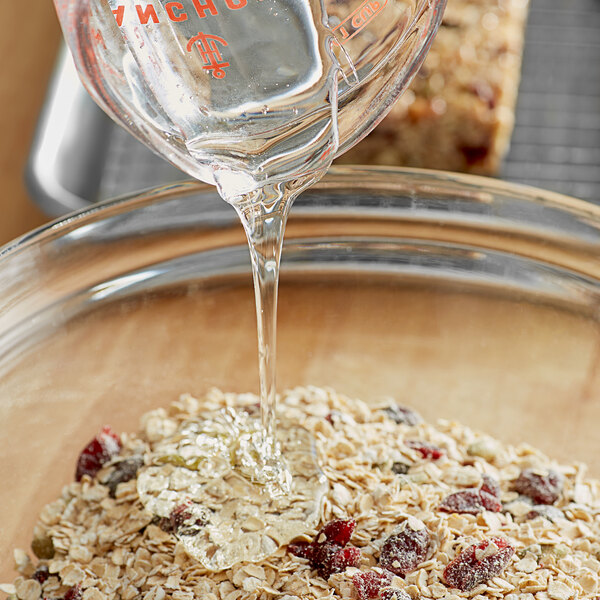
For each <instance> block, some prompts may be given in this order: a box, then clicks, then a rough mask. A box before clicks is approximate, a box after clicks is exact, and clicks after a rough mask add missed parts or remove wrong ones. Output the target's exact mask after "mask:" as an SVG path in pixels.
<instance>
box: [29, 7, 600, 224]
mask: <svg viewBox="0 0 600 600" xmlns="http://www.w3.org/2000/svg"><path fill="white" fill-rule="evenodd" d="M599 32H600V2H599V1H598V0H569V1H568V2H565V0H531V8H530V15H529V21H528V25H527V31H526V36H525V50H524V55H523V68H522V79H521V86H520V90H519V99H518V104H517V111H516V125H515V130H514V133H513V138H512V144H511V149H510V152H509V154H508V156H507V157H506V160H505V162H504V166H503V169H502V173H501V177H502V178H504V179H506V180H509V181H515V182H520V183H526V184H529V185H535V186H538V187H541V188H545V189H550V190H555V191H558V192H562V193H564V194H569V195H571V196H575V197H579V198H582V199H585V200H590V201H593V202H597V203H599V204H600V34H599ZM186 177H187V176H186V175H185V174H183V173H182V172H181V171H179V170H178V169H176V168H175V167H173V166H172V165H170V164H168V163H167V162H165V161H164V160H162V159H161V158H159V157H158V156H156V155H155V154H153V153H152V152H151V151H150V150H148V149H147V148H146V147H145V146H143V145H142V144H141V143H139V142H138V141H137V140H135V139H134V138H133V137H132V136H130V135H129V134H128V133H127V132H126V131H124V130H123V129H121V128H120V127H118V126H116V125H115V124H114V123H113V122H112V121H111V120H110V119H109V118H108V117H107V116H106V115H104V113H103V112H102V111H101V110H100V109H99V108H97V106H96V105H95V104H94V103H93V102H92V100H91V99H90V98H89V97H88V95H87V93H86V92H85V90H84V89H83V87H82V85H81V84H80V82H79V79H78V77H77V74H76V72H75V68H74V66H73V64H72V62H71V60H70V58H69V56H68V54H67V52H66V51H65V50H64V49H63V50H62V51H61V54H60V56H59V59H58V63H57V67H56V71H55V74H54V77H53V79H52V83H51V85H50V88H49V90H48V95H47V99H46V103H45V105H44V109H43V111H42V113H41V115H40V119H39V123H38V127H37V131H36V135H35V138H34V142H33V145H32V149H31V154H30V157H29V161H28V164H27V169H26V180H27V184H28V188H29V190H30V193H31V195H32V196H33V198H34V199H35V201H36V202H37V203H38V204H39V205H40V207H41V208H42V210H44V211H45V212H46V213H47V214H48V215H51V216H59V215H63V214H65V213H67V212H70V211H72V210H76V209H79V208H84V207H86V206H89V205H90V204H92V203H94V202H98V201H100V200H105V199H107V198H112V197H115V196H118V195H121V194H124V193H128V192H133V191H137V190H140V189H144V188H147V187H150V186H154V185H160V184H165V183H170V182H173V181H176V180H179V179H182V178H186Z"/></svg>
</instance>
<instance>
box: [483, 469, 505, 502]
mask: <svg viewBox="0 0 600 600" xmlns="http://www.w3.org/2000/svg"><path fill="white" fill-rule="evenodd" d="M481 481H482V483H481V487H480V488H479V489H480V490H481V491H482V492H487V493H488V494H491V495H492V496H495V497H496V498H500V496H501V494H502V490H501V489H500V484H499V483H498V482H497V481H496V480H495V479H494V478H493V477H492V476H491V475H487V474H486V473H483V474H482V475H481Z"/></svg>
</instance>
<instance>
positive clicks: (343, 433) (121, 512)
mask: <svg viewBox="0 0 600 600" xmlns="http://www.w3.org/2000/svg"><path fill="white" fill-rule="evenodd" d="M254 403H256V398H255V397H253V396H251V395H240V396H236V395H234V394H223V393H221V392H219V391H216V390H213V391H211V392H210V393H209V394H208V396H207V398H205V399H204V400H196V399H194V398H192V397H191V396H182V397H181V398H180V399H179V400H178V401H177V402H175V403H173V404H172V405H171V406H170V407H169V408H168V409H163V410H158V411H153V412H152V413H149V414H148V415H145V416H144V417H143V418H142V428H141V432H140V433H138V434H131V435H127V436H123V449H122V452H121V455H122V457H121V458H123V459H126V458H130V457H134V456H135V457H146V458H147V457H148V456H149V453H150V452H151V451H152V448H153V447H155V446H157V445H159V444H164V443H165V440H168V439H169V436H170V435H172V434H173V432H175V431H177V430H178V429H179V428H180V426H181V425H182V424H184V423H186V422H187V421H189V420H191V419H194V418H195V417H196V416H197V415H198V414H199V413H201V412H202V411H203V410H206V407H209V408H210V409H211V410H217V409H219V408H220V407H223V406H229V407H232V406H240V405H251V404H254ZM381 408H382V409H385V408H387V407H386V406H382V407H381ZM279 410H280V413H281V414H282V415H284V416H285V415H288V416H290V418H291V416H293V415H295V418H296V419H297V418H299V417H302V416H303V424H304V427H305V428H306V429H307V430H308V431H309V432H310V433H311V434H312V435H313V436H314V439H315V441H316V446H317V450H318V453H319V456H320V459H321V463H322V469H323V472H324V473H325V474H326V476H327V479H328V481H329V492H328V493H327V495H326V497H325V499H324V501H323V504H322V506H321V510H320V523H321V524H324V523H326V522H328V521H330V520H332V519H333V518H336V517H338V518H346V519H348V518H352V519H354V520H355V521H356V529H355V530H354V533H353V536H352V542H351V543H352V544H353V545H354V546H356V547H358V548H359V549H360V551H361V554H362V560H361V563H360V565H359V566H358V568H355V567H352V568H348V569H346V571H342V572H339V573H334V574H333V575H331V577H329V579H328V580H325V579H324V578H323V577H322V576H320V575H319V574H318V572H317V570H313V569H312V568H311V565H310V561H308V560H306V559H302V558H297V557H295V556H292V555H291V554H290V553H288V552H287V549H286V547H280V544H279V543H277V541H276V540H274V539H273V537H272V536H271V535H270V534H269V531H268V524H267V522H266V521H265V519H264V518H263V515H261V514H260V511H259V510H256V511H255V512H254V513H252V514H247V515H246V516H245V518H244V520H243V521H242V522H241V523H240V527H241V528H243V529H244V530H245V531H248V532H255V533H256V534H258V537H259V540H258V543H259V544H260V545H261V547H262V548H263V551H264V552H265V553H266V555H267V556H266V558H264V559H263V560H261V561H259V562H256V563H252V562H242V563H238V564H236V565H234V566H233V567H231V568H228V569H226V570H222V571H219V572H210V571H208V570H207V569H206V568H204V567H203V566H202V565H201V564H199V563H198V562H197V561H195V560H194V559H193V558H191V557H190V556H189V555H188V554H187V552H186V549H185V547H184V545H183V544H182V542H181V541H179V540H178V539H177V537H176V536H175V535H174V534H173V532H172V531H170V530H169V528H168V527H166V526H165V523H164V522H162V521H161V519H159V518H157V517H155V516H153V515H152V514H150V513H149V512H148V511H147V510H146V509H145V507H144V505H143V504H142V502H141V500H140V496H139V494H138V491H137V487H136V480H135V479H134V480H131V481H126V482H122V483H119V484H118V485H117V487H116V488H115V494H114V497H111V495H110V494H109V490H108V487H107V485H105V484H104V482H108V481H109V480H110V477H111V473H112V471H113V470H114V469H115V468H116V467H115V464H114V463H109V464H108V465H106V466H105V467H103V469H102V470H101V472H100V473H99V474H98V475H97V476H96V478H94V479H90V478H88V477H84V478H83V480H82V481H81V482H79V483H77V482H76V483H71V484H69V485H67V486H65V488H64V490H63V493H62V496H61V498H59V499H58V500H56V501H54V502H52V503H50V504H49V505H47V506H46V507H45V508H44V509H43V511H42V513H41V515H40V519H39V522H38V523H37V525H36V527H35V530H34V538H35V539H36V540H38V542H37V544H36V547H37V548H38V550H39V552H40V554H42V556H39V555H38V556H37V558H35V560H34V561H33V562H32V560H31V558H30V557H29V555H28V554H27V553H26V552H23V551H16V552H15V563H16V566H17V569H18V571H19V572H20V574H21V576H20V577H17V579H16V580H15V582H14V583H13V584H4V585H1V586H0V591H2V592H3V593H5V594H9V595H10V596H11V597H16V598H17V600H40V599H41V598H48V599H54V598H63V597H64V595H65V593H67V591H68V590H69V589H70V588H73V587H74V586H75V587H76V586H81V598H82V600H134V599H136V600H137V599H138V598H139V599H142V600H169V599H171V598H172V599H173V600H193V599H194V598H202V599H203V600H204V599H205V600H270V599H273V598H279V599H281V600H298V599H299V598H302V599H303V600H316V599H317V598H332V599H335V600H338V599H340V598H349V597H351V596H354V595H356V592H355V591H354V587H353V583H352V577H353V576H354V575H355V574H356V573H358V572H366V571H368V570H370V569H373V570H377V569H379V570H381V569H380V567H379V566H378V565H379V558H380V553H381V551H382V547H383V544H384V541H385V540H386V539H387V538H388V537H389V536H390V535H391V534H392V532H393V531H396V530H398V527H399V526H400V528H401V529H402V528H410V529H411V531H421V530H426V531H427V532H429V535H430V536H431V542H430V547H429V552H428V554H427V556H426V557H425V558H424V560H423V561H422V562H421V563H420V564H419V565H418V566H417V568H416V569H415V570H414V571H412V572H411V573H408V574H407V575H406V576H405V577H395V578H394V581H395V583H394V584H393V585H394V587H395V588H396V589H403V590H404V591H405V592H407V593H408V594H409V595H410V596H411V597H412V598H413V599H414V600H417V599H421V600H427V599H433V600H459V599H462V598H473V599H474V600H484V599H485V600H490V599H492V598H493V599H496V598H497V599H498V600H502V599H504V600H571V599H575V598H589V599H592V598H597V596H598V593H599V588H600V583H599V576H598V572H599V569H600V487H599V484H598V482H597V481H594V480H590V479H587V478H586V477H585V471H584V468H583V466H581V465H557V464H555V463H554V462H553V461H551V460H550V459H549V458H547V457H545V456H544V455H542V454H541V453H540V452H539V451H537V450H536V449H534V448H531V447H529V446H527V445H522V446H518V447H513V446H506V445H503V444H501V443H499V442H497V441H496V440H493V439H492V438H490V437H489V436H485V435H481V434H479V433H477V432H473V431H471V430H470V429H468V428H466V427H464V426H461V425H460V424H458V423H455V422H450V421H439V422H438V423H437V425H436V426H433V425H429V424H427V423H424V422H422V421H420V420H414V421H412V423H413V424H409V423H407V422H396V421H395V420H392V419H391V418H390V417H389V416H388V414H386V412H385V410H378V409H370V408H369V407H367V406H366V405H364V404H362V403H361V402H359V401H353V400H349V399H347V398H345V397H343V396H340V395H337V394H335V393H333V392H332V391H330V390H322V389H318V388H299V389H296V390H292V391H290V392H288V393H287V394H285V395H284V397H283V398H282V399H281V401H280V408H279ZM390 414H395V413H390ZM405 441H411V444H412V445H411V446H410V447H409V446H408V445H406V444H405ZM415 441H418V442H419V443H421V444H422V445H423V448H425V449H426V448H431V447H435V448H439V449H441V450H442V452H441V453H440V455H439V456H438V455H437V454H436V455H435V456H438V457H437V458H432V456H431V455H430V456H428V457H425V456H422V453H420V452H418V451H415V449H414V448H415ZM400 463H402V465H404V466H403V467H402V468H400V467H399V466H398V465H399V464H400ZM145 464H149V463H148V462H146V463H145ZM394 465H396V466H394ZM525 469H531V470H532V471H534V472H535V473H536V474H540V476H543V475H545V474H547V473H549V472H551V471H554V472H557V473H560V475H561V477H564V488H563V492H562V494H561V496H560V497H559V499H558V500H557V501H556V502H555V504H554V505H553V507H552V508H554V509H556V510H555V511H554V512H552V511H547V510H546V511H544V510H541V509H540V510H538V512H537V513H535V510H533V509H534V506H535V505H534V504H533V503H532V501H531V500H530V499H529V498H527V497H525V496H520V495H519V493H517V492H515V491H514V489H513V482H514V481H515V480H516V479H517V478H518V477H519V475H520V474H521V473H522V471H523V470H525ZM483 474H486V475H488V476H490V477H492V478H493V479H495V480H496V481H498V482H499V484H500V494H499V498H500V500H501V501H502V508H501V510H500V511H499V512H491V511H490V510H483V511H482V512H480V513H479V514H458V513H444V512H442V511H440V510H438V507H439V506H440V503H441V502H442V501H443V499H444V498H445V497H447V496H448V495H449V494H452V493H454V492H457V491H460V490H465V489H473V488H475V487H476V486H479V485H481V482H482V475H483ZM537 509H539V507H537V508H536V510H537ZM235 514H236V511H235V509H234V507H233V506H232V507H231V518H232V519H234V518H235ZM284 514H285V512H284ZM536 515H537V516H536ZM551 519H552V520H551ZM163 520H164V518H163ZM316 534H317V530H316V529H315V530H309V531H307V532H305V535H301V536H299V537H298V538H297V539H299V540H301V539H304V540H312V539H313V538H314V537H315V535H316ZM224 535H227V532H224ZM490 538H502V539H505V540H507V541H508V542H509V544H510V545H511V546H512V547H514V549H515V551H516V554H515V556H514V557H513V559H512V560H511V561H509V562H508V564H507V565H506V567H505V569H504V570H503V571H502V572H501V573H499V574H497V575H495V576H494V577H493V578H491V579H490V580H489V581H487V582H486V583H483V584H481V585H478V586H477V587H475V588H474V589H472V590H470V591H460V590H458V589H456V588H451V587H449V586H448V585H447V584H446V582H445V581H444V570H445V568H446V567H447V566H448V565H449V564H450V562H451V561H453V560H454V559H455V558H456V557H457V556H458V555H459V554H460V553H461V552H462V551H464V550H465V549H467V548H468V547H470V546H472V545H473V544H478V543H479V542H481V541H482V540H486V539H490ZM497 551H498V547H497V546H496V545H495V544H494V543H490V544H489V545H488V546H487V547H484V549H483V550H481V551H480V554H479V556H478V559H481V560H485V559H486V557H489V556H492V557H493V555H494V553H495V552H497ZM50 553H52V555H50ZM249 558H250V557H249ZM40 567H47V578H46V579H45V580H44V581H43V582H42V583H40V581H41V579H40V581H38V580H37V579H35V571H36V569H39V568H40Z"/></svg>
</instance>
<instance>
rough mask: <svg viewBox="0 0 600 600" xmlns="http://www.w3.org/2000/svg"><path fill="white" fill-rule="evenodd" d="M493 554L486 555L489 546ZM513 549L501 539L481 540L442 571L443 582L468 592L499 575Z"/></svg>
mask: <svg viewBox="0 0 600 600" xmlns="http://www.w3.org/2000/svg"><path fill="white" fill-rule="evenodd" d="M492 543H493V544H494V545H495V548H493V549H492V550H493V553H490V554H489V555H488V554H487V551H488V550H490V548H489V546H490V544H492ZM514 551H515V549H514V548H513V547H512V546H511V545H510V544H509V543H508V542H507V541H506V540H505V539H502V538H491V539H488V540H483V541H482V542H479V544H473V545H472V546H469V547H468V548H467V549H466V550H463V552H461V553H460V554H459V555H458V556H457V557H456V558H455V559H454V560H452V561H451V562H450V563H448V565H447V566H446V568H445V569H444V581H445V582H446V583H447V584H448V585H449V586H451V587H454V588H458V589H459V590H462V591H463V592H468V591H469V590H472V589H473V588H476V587H477V586H478V585H480V584H482V583H486V582H487V581H489V580H490V579H491V578H492V577H495V576H496V575H499V574H500V573H501V572H502V571H503V570H504V567H506V565H507V564H508V561H509V560H510V559H511V557H512V555H513V554H514Z"/></svg>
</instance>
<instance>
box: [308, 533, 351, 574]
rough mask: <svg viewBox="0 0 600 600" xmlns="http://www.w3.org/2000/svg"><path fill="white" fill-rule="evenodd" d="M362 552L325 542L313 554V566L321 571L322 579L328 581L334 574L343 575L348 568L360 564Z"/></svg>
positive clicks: (317, 545) (317, 546)
mask: <svg viewBox="0 0 600 600" xmlns="http://www.w3.org/2000/svg"><path fill="white" fill-rule="evenodd" d="M360 556H361V555H360V550H359V549H358V548H355V547H354V546H346V547H345V548H342V547H341V546H339V545H338V544H332V543H331V542H324V543H323V544H316V545H315V546H314V547H313V549H312V553H311V558H310V561H311V566H312V567H314V568H315V569H317V570H318V571H319V575H321V577H323V578H325V579H328V578H329V576H330V575H332V574H333V573H341V572H342V571H344V570H345V569H346V567H357V566H358V565H359V564H360Z"/></svg>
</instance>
